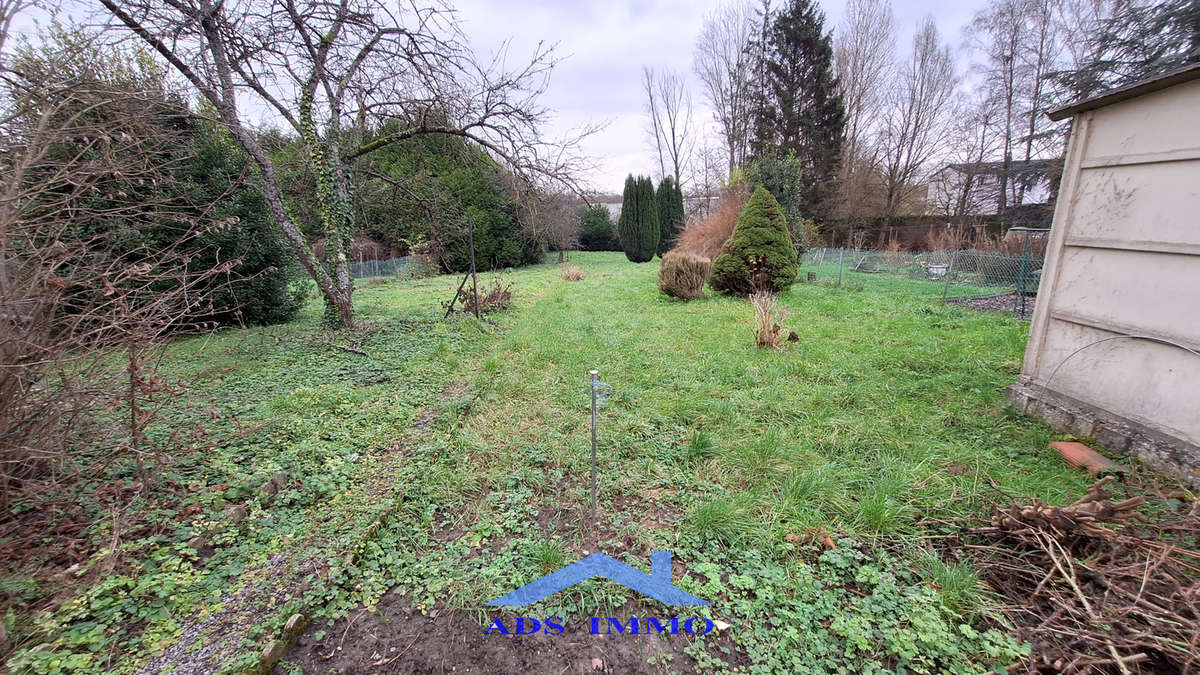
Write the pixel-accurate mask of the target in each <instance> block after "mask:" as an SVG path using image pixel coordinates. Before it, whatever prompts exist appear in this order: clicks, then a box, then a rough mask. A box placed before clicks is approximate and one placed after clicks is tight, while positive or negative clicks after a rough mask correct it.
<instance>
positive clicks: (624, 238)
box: [617, 176, 659, 263]
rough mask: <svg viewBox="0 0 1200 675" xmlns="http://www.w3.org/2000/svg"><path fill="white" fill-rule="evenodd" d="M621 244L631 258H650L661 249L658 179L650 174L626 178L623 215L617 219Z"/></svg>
mask: <svg viewBox="0 0 1200 675" xmlns="http://www.w3.org/2000/svg"><path fill="white" fill-rule="evenodd" d="M617 234H618V236H619V237H620V239H621V248H622V249H624V250H625V257H626V258H629V260H630V261H631V262H637V263H642V262H650V261H651V260H653V259H654V254H655V252H656V251H657V250H658V234H659V224H658V205H657V204H655V203H654V182H653V181H651V180H650V179H649V178H647V177H646V176H641V177H639V178H636V179H635V178H634V177H633V176H629V177H628V178H626V179H625V194H624V197H623V200H622V204H621V218H620V220H618V221H617Z"/></svg>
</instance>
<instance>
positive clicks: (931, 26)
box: [880, 16, 955, 216]
mask: <svg viewBox="0 0 1200 675" xmlns="http://www.w3.org/2000/svg"><path fill="white" fill-rule="evenodd" d="M954 85H955V79H954V62H953V59H952V58H951V56H950V48H949V47H948V46H947V45H944V44H942V42H941V40H940V38H939V36H938V30H937V24H936V23H935V22H934V20H933V17H932V16H928V17H926V18H925V20H924V22H922V24H921V26H920V27H919V28H918V29H917V33H916V35H915V36H913V47H912V55H911V56H910V58H909V61H908V63H907V64H906V65H905V67H904V69H903V71H902V72H901V73H899V76H898V82H897V84H896V87H895V89H894V90H893V92H892V97H891V101H889V105H888V109H887V111H886V112H885V114H884V119H883V129H882V132H881V133H882V138H881V141H880V149H881V155H882V160H881V161H882V173H883V186H884V190H885V194H886V203H885V210H884V213H885V215H887V216H895V215H897V214H898V213H899V212H900V210H901V207H902V206H904V205H906V204H911V200H912V199H913V197H914V195H916V194H917V193H918V190H919V181H920V180H921V179H923V178H924V177H925V172H926V171H927V169H928V168H929V164H930V161H931V160H932V159H934V158H935V157H937V156H938V154H939V153H940V152H941V151H942V150H943V148H944V147H945V144H946V141H947V140H948V138H949V134H948V133H947V130H948V122H949V120H948V119H947V117H948V113H949V112H950V109H951V103H952V102H953V96H954Z"/></svg>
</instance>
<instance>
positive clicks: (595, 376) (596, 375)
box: [588, 369, 600, 525]
mask: <svg viewBox="0 0 1200 675" xmlns="http://www.w3.org/2000/svg"><path fill="white" fill-rule="evenodd" d="M588 375H591V379H592V509H591V514H592V515H591V518H590V520H589V525H590V524H594V523H595V522H596V389H597V388H599V386H600V371H599V370H594V369H593V370H589V371H588Z"/></svg>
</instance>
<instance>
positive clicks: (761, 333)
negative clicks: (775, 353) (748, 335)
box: [750, 291, 787, 350]
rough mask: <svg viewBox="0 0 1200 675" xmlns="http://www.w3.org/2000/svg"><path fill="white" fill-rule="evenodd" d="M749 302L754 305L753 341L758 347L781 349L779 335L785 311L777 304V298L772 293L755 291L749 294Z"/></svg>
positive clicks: (785, 315)
mask: <svg viewBox="0 0 1200 675" xmlns="http://www.w3.org/2000/svg"><path fill="white" fill-rule="evenodd" d="M750 304H752V305H754V343H755V344H756V345H757V346H758V347H760V348H761V347H771V348H772V349H780V350H782V349H783V345H782V344H781V343H782V341H781V340H780V337H779V336H780V335H781V334H782V333H783V325H782V324H783V320H784V319H786V318H787V312H786V311H784V309H783V308H782V307H780V306H779V299H778V298H776V297H775V294H774V293H768V292H767V291H757V292H755V293H753V294H751V295H750Z"/></svg>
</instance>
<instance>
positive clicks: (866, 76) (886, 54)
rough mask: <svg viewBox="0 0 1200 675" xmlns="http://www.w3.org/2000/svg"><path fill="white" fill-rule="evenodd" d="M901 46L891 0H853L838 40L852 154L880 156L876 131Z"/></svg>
mask: <svg viewBox="0 0 1200 675" xmlns="http://www.w3.org/2000/svg"><path fill="white" fill-rule="evenodd" d="M895 51H896V24H895V20H894V19H893V17H892V5H891V3H890V2H889V1H888V0H850V3H849V4H848V5H847V6H846V18H845V20H844V22H843V23H842V27H841V30H840V31H838V34H837V35H836V36H835V41H834V54H833V58H834V67H835V68H836V70H837V78H838V86H839V88H840V90H841V94H842V102H843V104H844V105H845V106H846V140H845V142H844V143H843V145H842V151H843V153H844V154H845V156H846V157H847V158H858V157H860V156H863V157H865V158H866V160H867V161H868V163H873V160H874V159H875V157H874V153H873V150H874V148H873V147H872V143H871V141H872V138H871V135H872V134H873V133H874V132H876V131H877V127H878V124H879V121H880V116H881V114H882V112H883V109H884V106H885V104H886V103H887V98H886V95H885V92H886V91H887V89H888V83H887V79H888V76H889V74H890V73H891V71H892V69H893V58H894V54H895Z"/></svg>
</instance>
